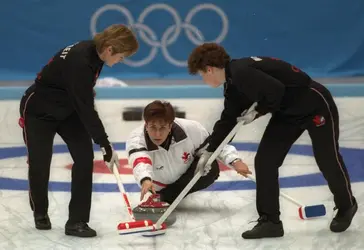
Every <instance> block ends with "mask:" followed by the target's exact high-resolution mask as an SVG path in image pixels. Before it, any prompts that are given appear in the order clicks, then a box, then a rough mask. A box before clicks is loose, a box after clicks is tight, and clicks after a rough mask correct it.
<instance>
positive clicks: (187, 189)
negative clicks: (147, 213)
mask: <svg viewBox="0 0 364 250" xmlns="http://www.w3.org/2000/svg"><path fill="white" fill-rule="evenodd" d="M244 123H245V121H244V120H240V121H239V122H238V123H237V124H236V125H235V127H234V128H233V129H232V130H231V131H230V133H229V134H228V135H227V136H226V138H225V139H224V140H223V141H222V142H221V144H220V145H219V147H218V148H217V149H216V150H215V152H214V153H213V154H212V155H211V156H210V158H209V160H208V161H207V163H206V165H209V164H210V165H211V164H212V162H213V161H214V160H215V159H216V158H217V156H218V155H219V154H220V153H221V151H222V149H223V148H224V147H225V146H226V145H227V144H228V143H229V141H230V140H231V139H232V138H233V137H234V136H235V134H236V133H237V132H238V130H239V129H240V127H241V126H242V125H243V124H244ZM200 177H201V171H198V172H197V173H196V174H195V176H194V177H193V178H192V180H191V181H190V182H189V183H188V184H187V186H186V187H185V188H184V189H183V190H182V192H181V193H180V194H179V195H178V196H177V198H176V199H175V200H174V201H173V202H172V204H171V205H170V206H169V207H168V209H167V210H166V211H165V212H164V213H163V215H162V216H161V217H160V218H159V219H158V221H157V223H156V226H155V227H156V229H158V228H160V226H161V225H162V223H163V222H164V221H165V220H166V219H167V217H168V216H169V215H170V214H171V213H172V212H173V210H174V209H175V208H176V207H177V206H178V204H179V203H180V202H181V201H182V199H183V198H184V197H185V196H186V195H187V193H188V192H189V191H190V190H191V188H192V187H193V186H194V185H195V184H196V182H197V181H198V179H199V178H200Z"/></svg>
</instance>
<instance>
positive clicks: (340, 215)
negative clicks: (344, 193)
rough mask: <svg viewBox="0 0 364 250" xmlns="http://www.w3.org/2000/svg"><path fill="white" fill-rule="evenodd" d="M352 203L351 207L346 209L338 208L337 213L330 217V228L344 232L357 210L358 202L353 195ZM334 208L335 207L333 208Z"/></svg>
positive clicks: (337, 231)
mask: <svg viewBox="0 0 364 250" xmlns="http://www.w3.org/2000/svg"><path fill="white" fill-rule="evenodd" d="M353 201H354V204H353V205H352V206H351V208H349V209H347V210H344V211H342V210H340V209H339V210H338V212H337V214H336V215H335V217H334V219H332V221H331V224H330V230H331V231H332V232H335V233H340V232H344V231H345V230H346V229H348V227H349V226H350V224H351V221H352V219H353V217H354V215H355V213H356V211H357V210H358V203H357V202H356V199H355V198H354V197H353ZM334 210H336V208H334Z"/></svg>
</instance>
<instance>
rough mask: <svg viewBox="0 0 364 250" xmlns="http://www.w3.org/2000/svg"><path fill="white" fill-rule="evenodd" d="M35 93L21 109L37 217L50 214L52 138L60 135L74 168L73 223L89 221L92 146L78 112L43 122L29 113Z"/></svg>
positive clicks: (72, 185) (71, 214) (32, 205)
mask: <svg viewBox="0 0 364 250" xmlns="http://www.w3.org/2000/svg"><path fill="white" fill-rule="evenodd" d="M31 98H32V94H29V95H26V96H24V97H23V99H22V101H21V106H20V113H21V117H22V119H23V121H24V126H23V137H24V142H25V144H26V146H27V150H28V165H29V170H28V178H29V200H30V206H31V208H32V210H33V211H34V212H35V213H36V214H46V213H47V211H48V182H49V172H50V164H51V160H52V154H53V139H54V137H55V135H56V133H57V134H59V135H60V136H61V137H62V139H63V140H64V142H65V143H66V144H67V147H68V149H69V151H70V153H71V156H72V159H73V161H74V164H73V167H72V183H71V200H70V203H69V221H70V222H88V221H89V217H90V209H91V194H92V173H93V159H94V153H93V144H92V140H91V137H90V135H89V134H88V133H87V131H86V129H85V127H84V125H83V124H82V122H81V120H80V119H79V117H78V115H77V113H76V112H74V113H73V114H72V115H70V116H69V117H67V118H66V119H65V120H63V121H56V120H51V119H47V120H45V119H42V118H39V117H37V116H34V115H32V114H30V113H27V108H28V107H27V106H28V105H32V103H31Z"/></svg>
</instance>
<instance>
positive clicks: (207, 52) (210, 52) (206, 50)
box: [188, 43, 230, 75]
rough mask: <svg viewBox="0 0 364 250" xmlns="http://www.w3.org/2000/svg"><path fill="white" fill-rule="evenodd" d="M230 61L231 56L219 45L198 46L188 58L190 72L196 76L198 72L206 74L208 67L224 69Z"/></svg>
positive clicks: (205, 44) (206, 44)
mask: <svg viewBox="0 0 364 250" xmlns="http://www.w3.org/2000/svg"><path fill="white" fill-rule="evenodd" d="M229 61H230V56H229V55H228V53H227V52H226V50H225V49H224V47H222V46H221V45H218V44H217V43H204V44H201V45H199V46H197V47H196V48H195V49H194V50H193V51H192V52H191V54H190V56H189V57H188V71H189V73H190V74H191V75H196V74H197V73H198V71H202V72H206V67H207V66H211V67H216V68H220V69H222V68H224V67H225V65H226V64H227V63H228V62H229Z"/></svg>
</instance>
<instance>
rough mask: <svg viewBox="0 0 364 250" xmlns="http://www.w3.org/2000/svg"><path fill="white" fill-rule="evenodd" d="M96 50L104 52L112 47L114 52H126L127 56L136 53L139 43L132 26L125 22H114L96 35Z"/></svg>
mask: <svg viewBox="0 0 364 250" xmlns="http://www.w3.org/2000/svg"><path fill="white" fill-rule="evenodd" d="M94 42H95V45H96V50H97V52H99V53H102V52H103V51H104V50H105V49H106V48H107V47H109V46H111V47H112V50H113V51H112V53H113V54H116V53H125V54H126V56H130V55H132V54H134V53H135V52H136V51H137V50H138V48H139V43H138V40H137V38H136V36H135V34H134V33H133V32H132V31H131V29H130V28H128V27H127V26H125V25H123V24H113V25H111V26H109V27H107V28H106V29H105V30H104V31H102V32H100V33H97V34H96V35H95V36H94Z"/></svg>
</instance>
